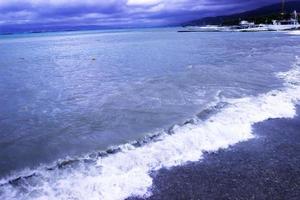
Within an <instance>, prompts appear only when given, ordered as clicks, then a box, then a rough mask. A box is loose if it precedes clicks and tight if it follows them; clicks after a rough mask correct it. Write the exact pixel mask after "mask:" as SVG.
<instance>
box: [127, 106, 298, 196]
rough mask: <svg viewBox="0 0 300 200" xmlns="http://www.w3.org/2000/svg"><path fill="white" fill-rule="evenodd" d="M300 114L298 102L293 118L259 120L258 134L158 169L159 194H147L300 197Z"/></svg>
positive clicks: (156, 188)
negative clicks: (200, 157)
mask: <svg viewBox="0 0 300 200" xmlns="http://www.w3.org/2000/svg"><path fill="white" fill-rule="evenodd" d="M299 114H300V106H299V104H298V106H297V116H296V117H295V118H293V119H270V120H266V121H264V122H260V123H257V124H255V125H254V126H253V132H254V134H255V135H256V136H257V137H256V138H254V139H251V140H248V141H246V142H241V143H239V144H236V145H234V146H232V147H231V148H229V149H222V150H219V151H218V152H215V153H206V154H205V156H204V159H202V160H201V161H198V162H191V163H189V164H187V165H184V166H178V167H173V168H171V169H165V168H164V169H161V170H159V171H158V172H154V173H152V177H153V180H154V181H153V187H152V193H153V195H152V196H150V197H149V198H147V199H149V200H156V199H245V200H246V199H297V198H299V196H300V191H299V188H300V169H299V166H300V155H299V151H300V146H299V143H300V116H299ZM140 199H143V198H136V197H131V198H128V200H140Z"/></svg>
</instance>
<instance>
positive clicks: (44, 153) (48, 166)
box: [0, 28, 300, 200]
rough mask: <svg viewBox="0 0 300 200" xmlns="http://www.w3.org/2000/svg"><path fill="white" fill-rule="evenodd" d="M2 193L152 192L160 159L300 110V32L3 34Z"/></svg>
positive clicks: (197, 150) (212, 146)
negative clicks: (291, 33) (299, 104)
mask: <svg viewBox="0 0 300 200" xmlns="http://www.w3.org/2000/svg"><path fill="white" fill-rule="evenodd" d="M0 47H1V48H0V94H1V96H0V105H1V106H0V199H22V200H23V199H24V200H25V199H26V200H27V199H104V200H106V199H107V200H115V199H116V200H119V199H126V198H129V197H138V198H147V197H149V198H150V197H151V196H152V195H153V191H152V189H153V177H152V176H151V174H153V173H154V172H156V171H158V170H162V169H170V168H173V167H176V166H177V167H178V166H185V165H187V164H189V163H192V162H196V161H199V160H200V161H201V160H205V156H204V155H206V154H207V153H209V152H215V151H218V150H219V149H226V148H228V147H230V146H232V145H235V144H238V143H240V142H245V141H251V140H253V139H255V138H257V137H259V136H258V135H257V134H255V131H254V130H253V125H255V124H256V123H260V122H263V121H265V120H268V119H276V118H282V119H285V118H290V119H291V118H294V117H295V116H296V115H297V113H296V105H297V104H298V103H299V101H300V57H298V56H300V37H299V36H298V35H288V34H287V33H282V32H272V33H271V32H260V33H178V32H177V29H176V28H165V29H142V30H119V31H86V32H60V33H41V34H19V35H8V36H0Z"/></svg>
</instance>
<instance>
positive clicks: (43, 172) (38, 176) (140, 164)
mask: <svg viewBox="0 0 300 200" xmlns="http://www.w3.org/2000/svg"><path fill="white" fill-rule="evenodd" d="M276 76H277V77H278V78H279V79H281V80H282V81H283V86H282V88H279V89H276V90H272V91H270V92H268V93H265V94H260V95H258V96H248V97H244V98H239V99H227V98H222V100H221V101H220V102H219V103H218V104H216V105H215V106H213V107H211V108H210V109H208V110H204V111H203V112H201V113H199V115H198V117H197V118H196V119H194V120H189V121H187V122H186V123H184V124H181V125H175V126H174V127H172V128H171V129H169V130H167V131H165V132H162V133H157V134H153V135H151V136H149V137H147V138H145V139H144V140H141V141H134V142H132V143H128V144H124V145H121V146H118V147H112V148H110V149H109V150H107V151H106V152H99V153H94V154H90V155H87V156H85V157H81V158H75V159H67V160H63V161H58V162H57V163H56V164H54V165H53V166H41V167H40V168H37V169H36V170H27V171H24V172H22V173H20V174H19V175H14V176H11V177H7V178H5V179H2V180H1V181H0V184H1V186H0V197H1V199H104V200H106V199H107V200H120V199H126V198H128V197H131V196H139V197H149V196H151V186H152V183H153V180H152V177H151V172H153V171H157V170H159V169H161V168H171V167H174V166H179V165H184V164H186V163H188V162H195V161H199V160H201V159H202V156H203V154H204V153H205V152H215V151H218V150H219V149H226V148H229V147H230V146H232V145H235V144H237V143H239V142H242V141H247V140H249V139H253V138H255V135H254V133H253V132H252V126H253V125H254V124H255V123H258V122H262V121H265V120H268V119H271V118H293V117H295V115H296V107H295V106H296V104H297V103H298V102H299V100H300V59H299V58H297V59H296V62H295V63H294V66H292V68H291V69H290V70H289V71H287V72H280V73H277V74H276Z"/></svg>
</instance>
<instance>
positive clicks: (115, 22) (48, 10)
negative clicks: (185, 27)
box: [0, 0, 280, 27]
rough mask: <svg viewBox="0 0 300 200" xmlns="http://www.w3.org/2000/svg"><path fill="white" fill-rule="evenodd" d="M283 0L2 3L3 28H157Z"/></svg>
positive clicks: (3, 0) (39, 0)
mask: <svg viewBox="0 0 300 200" xmlns="http://www.w3.org/2000/svg"><path fill="white" fill-rule="evenodd" d="M277 2H280V0H85V1H82V0H0V26H2V27H5V26H10V27H21V26H22V27H24V26H25V27H26V26H27V27H32V26H34V25H36V26H84V25H99V26H107V27H113V26H116V27H124V26H125V27H126V26H128V27H132V26H156V25H167V24H176V23H181V22H183V21H186V20H190V19H194V18H200V17H203V16H214V15H219V14H227V13H232V12H237V11H245V10H249V9H252V8H254V7H259V6H262V5H266V4H270V3H277Z"/></svg>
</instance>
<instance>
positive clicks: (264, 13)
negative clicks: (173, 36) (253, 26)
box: [183, 1, 300, 26]
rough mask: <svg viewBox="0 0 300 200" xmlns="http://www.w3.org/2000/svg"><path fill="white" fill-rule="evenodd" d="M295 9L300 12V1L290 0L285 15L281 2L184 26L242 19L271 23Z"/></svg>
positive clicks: (285, 17)
mask: <svg viewBox="0 0 300 200" xmlns="http://www.w3.org/2000/svg"><path fill="white" fill-rule="evenodd" d="M294 10H297V11H299V12H300V1H290V2H286V4H285V13H286V14H285V15H280V13H281V3H279V4H273V5H270V6H265V7H262V8H258V9H255V10H251V11H247V12H243V13H237V14H233V15H226V16H217V17H206V18H202V19H199V20H194V21H190V22H187V23H184V24H183V26H197V25H198V26H199V25H236V24H239V22H240V21H241V20H247V21H251V22H255V23H257V24H260V23H271V22H272V20H274V19H287V18H290V13H292V12H293V11H294Z"/></svg>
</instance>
